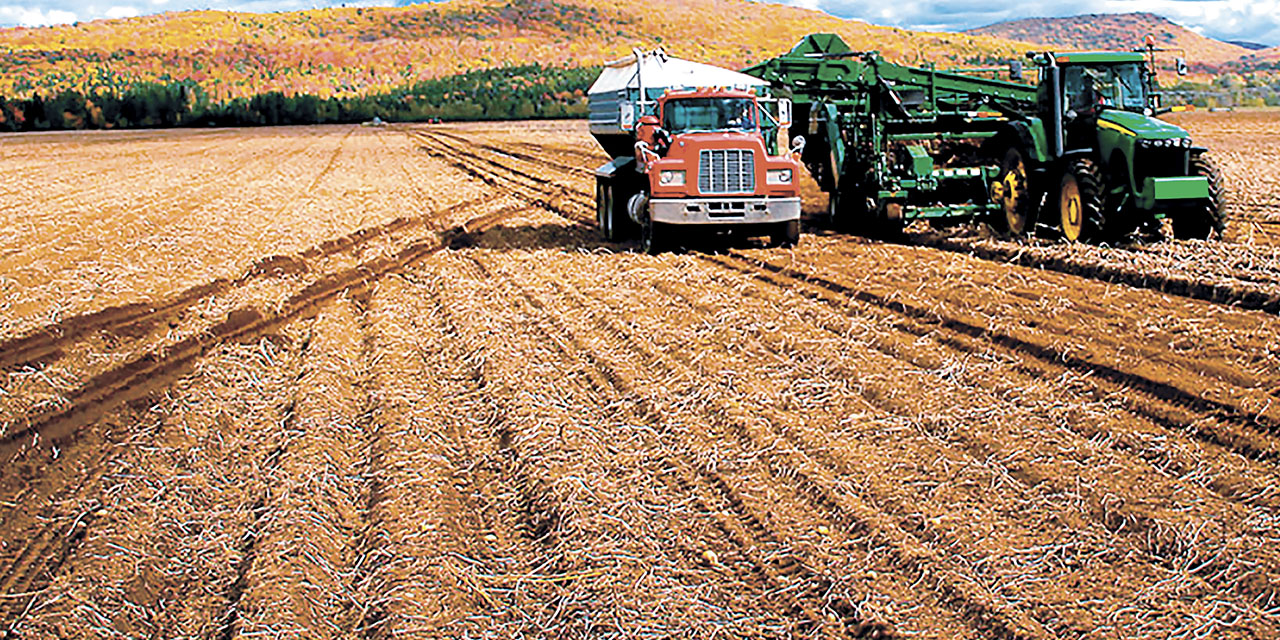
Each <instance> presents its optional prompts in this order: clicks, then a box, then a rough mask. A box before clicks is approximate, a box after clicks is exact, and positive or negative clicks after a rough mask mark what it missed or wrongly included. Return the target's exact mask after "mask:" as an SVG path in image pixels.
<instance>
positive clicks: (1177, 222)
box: [1171, 153, 1227, 240]
mask: <svg viewBox="0 0 1280 640" xmlns="http://www.w3.org/2000/svg"><path fill="white" fill-rule="evenodd" d="M1191 175H1193V176H1202V177H1204V178H1207V179H1208V180H1209V197H1208V199H1206V200H1205V201H1203V202H1202V203H1198V204H1196V205H1195V206H1194V207H1189V208H1187V209H1183V210H1181V211H1179V212H1177V213H1176V214H1175V215H1173V216H1171V218H1172V220H1171V221H1172V223H1173V236H1174V237H1175V238H1179V239H1182V240H1186V239H1197V240H1205V239H1208V238H1209V237H1211V236H1213V235H1214V234H1215V233H1216V234H1217V237H1219V238H1221V237H1222V233H1223V232H1224V231H1225V230H1226V228H1227V216H1226V212H1225V211H1224V210H1223V206H1222V174H1221V173H1219V172H1218V167H1217V165H1215V164H1214V162H1213V160H1211V159H1210V158H1209V157H1208V156H1206V155H1204V154H1203V153H1197V154H1194V155H1192V156H1191Z"/></svg>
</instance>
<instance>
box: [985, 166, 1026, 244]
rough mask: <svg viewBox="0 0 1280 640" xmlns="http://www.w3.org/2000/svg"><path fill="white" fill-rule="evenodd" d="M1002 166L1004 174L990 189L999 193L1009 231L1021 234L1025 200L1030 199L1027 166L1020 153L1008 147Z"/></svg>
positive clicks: (1023, 225)
mask: <svg viewBox="0 0 1280 640" xmlns="http://www.w3.org/2000/svg"><path fill="white" fill-rule="evenodd" d="M1004 167H1005V172H1004V176H1003V177H1002V178H1000V179H999V180H997V181H996V183H995V184H994V185H992V190H993V192H994V193H998V194H999V195H1000V200H999V203H1000V204H1002V205H1003V206H1004V219H1005V223H1006V224H1007V226H1008V228H1009V232H1010V233H1012V234H1014V235H1022V234H1023V233H1026V231H1027V222H1028V216H1027V201H1028V200H1029V199H1030V197H1029V194H1028V193H1027V192H1028V189H1027V166H1026V164H1025V163H1023V161H1022V154H1020V153H1018V151H1016V150H1013V149H1010V150H1009V152H1008V153H1007V154H1005V160H1004Z"/></svg>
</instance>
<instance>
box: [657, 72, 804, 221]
mask: <svg viewBox="0 0 1280 640" xmlns="http://www.w3.org/2000/svg"><path fill="white" fill-rule="evenodd" d="M768 119H769V115H768V114H767V113H765V112H764V110H763V109H762V108H761V105H760V104H759V102H758V101H757V99H756V96H755V95H753V94H751V93H749V92H746V91H735V90H724V89H698V90H693V91H674V92H670V93H667V94H665V95H664V96H662V98H660V99H659V100H658V104H657V115H656V116H646V117H645V118H642V119H641V126H640V131H639V134H638V138H639V141H640V144H638V145H637V146H638V148H639V149H640V151H639V152H638V153H637V156H636V158H637V162H638V163H640V165H641V172H642V173H644V174H646V175H647V176H648V183H649V184H648V193H649V196H650V197H649V201H648V204H649V212H648V216H649V219H650V221H651V222H653V223H657V224H660V225H727V224H732V225H775V226H783V225H787V224H788V223H791V222H797V221H798V220H799V218H800V193H799V187H798V186H797V181H798V179H799V168H800V166H799V163H798V161H797V160H795V159H794V158H792V157H791V156H789V155H777V154H776V153H771V152H773V151H774V150H773V149H770V148H768V147H769V146H770V145H769V144H768V143H769V138H771V137H773V136H768V135H766V133H767V131H766V127H765V126H763V124H764V123H765V122H767V121H768ZM775 144H776V142H775ZM791 226H792V227H798V224H794V225H791ZM797 230H798V229H797ZM768 232H769V233H770V235H777V233H776V231H775V230H769V231H768ZM786 233H788V232H787V231H785V230H784V232H783V234H782V235H784V236H785V235H786ZM780 240H782V241H783V242H794V241H795V238H794V237H784V238H780Z"/></svg>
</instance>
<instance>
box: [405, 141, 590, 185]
mask: <svg viewBox="0 0 1280 640" xmlns="http://www.w3.org/2000/svg"><path fill="white" fill-rule="evenodd" d="M420 131H421V130H420ZM427 135H435V136H438V137H442V138H448V139H449V140H452V141H454V142H457V143H459V144H464V145H468V146H471V147H475V148H478V149H484V150H485V151H489V152H491V153H496V154H499V155H502V156H508V157H511V158H515V159H517V160H524V161H526V162H529V163H533V164H539V165H546V166H549V167H553V168H555V169H557V170H559V171H563V172H568V173H576V174H580V175H583V176H587V177H589V178H594V177H595V171H594V170H593V169H589V168H587V167H584V166H582V165H581V164H573V163H571V162H564V161H563V160H562V159H561V160H559V161H557V160H553V159H551V157H549V156H551V155H553V154H554V153H556V152H554V151H551V150H550V149H548V148H546V147H541V146H538V145H534V144H521V145H511V146H503V145H501V144H498V143H494V142H477V141H475V140H473V139H470V138H466V137H463V136H460V135H458V134H455V133H450V132H448V131H441V130H438V129H433V130H431V131H430V133H428V134H427ZM512 147H516V148H512ZM583 155H584V156H585V154H583ZM575 159H587V160H598V158H595V157H586V158H583V157H579V156H575ZM525 175H527V174H525Z"/></svg>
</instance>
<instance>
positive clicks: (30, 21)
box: [0, 5, 77, 27]
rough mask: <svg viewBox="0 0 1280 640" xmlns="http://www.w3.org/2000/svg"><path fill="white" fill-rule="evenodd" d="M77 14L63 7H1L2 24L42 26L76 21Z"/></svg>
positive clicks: (0, 22)
mask: <svg viewBox="0 0 1280 640" xmlns="http://www.w3.org/2000/svg"><path fill="white" fill-rule="evenodd" d="M76 19H77V16H76V14H74V13H72V12H70V11H63V10H61V9H49V10H43V9H38V8H35V7H22V6H17V5H6V6H2V7H0V24H13V25H20V26H23V27H42V26H45V25H50V24H66V23H69V22H75V21H76Z"/></svg>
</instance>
